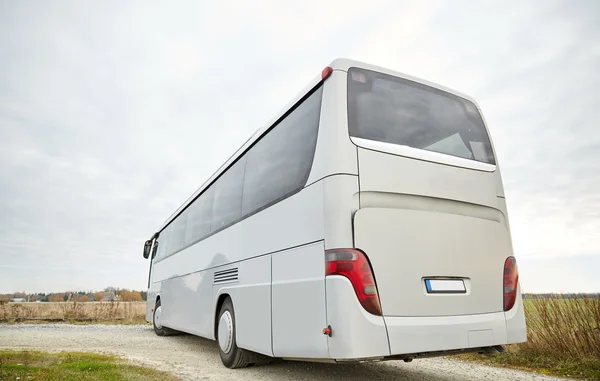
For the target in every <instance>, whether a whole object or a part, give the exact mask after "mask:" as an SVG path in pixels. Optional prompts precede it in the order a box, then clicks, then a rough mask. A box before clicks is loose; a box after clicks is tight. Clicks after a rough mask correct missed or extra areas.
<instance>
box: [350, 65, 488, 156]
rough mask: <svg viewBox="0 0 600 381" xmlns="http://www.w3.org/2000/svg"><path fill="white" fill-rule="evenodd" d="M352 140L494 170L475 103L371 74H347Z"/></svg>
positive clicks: (402, 80) (421, 85)
mask: <svg viewBox="0 0 600 381" xmlns="http://www.w3.org/2000/svg"><path fill="white" fill-rule="evenodd" d="M348 127H349V130H350V136H353V137H356V138H362V139H369V140H376V141H380V142H384V143H390V144H399V145H404V146H409V147H413V148H418V149H423V150H428V151H435V152H439V153H442V154H446V155H452V156H458V157H461V158H465V159H470V160H476V161H480V162H483V163H488V164H495V160H494V155H493V153H492V147H491V144H490V139H489V137H488V135H487V132H486V129H485V126H484V124H483V120H482V119H481V115H480V114H479V111H478V110H477V107H476V106H475V104H473V102H471V101H468V100H466V99H464V98H461V97H459V96H456V95H453V94H450V93H447V92H445V91H442V90H438V89H435V88H433V87H430V86H427V85H423V84H420V83H416V82H413V81H409V80H406V79H402V78H398V77H393V76H390V75H387V74H382V73H377V72H373V71H370V70H364V69H357V68H351V69H350V70H349V71H348Z"/></svg>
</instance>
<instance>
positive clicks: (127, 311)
mask: <svg viewBox="0 0 600 381" xmlns="http://www.w3.org/2000/svg"><path fill="white" fill-rule="evenodd" d="M0 322H2V323H23V322H25V323H27V322H33V323H35V322H43V323H47V322H68V323H102V322H109V323H111V324H145V322H146V303H145V302H104V303H101V302H85V303H80V302H69V303H9V304H0Z"/></svg>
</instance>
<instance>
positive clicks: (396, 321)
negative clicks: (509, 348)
mask: <svg viewBox="0 0 600 381" xmlns="http://www.w3.org/2000/svg"><path fill="white" fill-rule="evenodd" d="M385 323H386V326H387V331H388V338H389V343H390V352H391V353H390V354H391V355H392V356H393V355H400V354H409V353H421V352H437V351H449V350H455V349H467V348H481V347H491V346H495V345H500V344H506V343H507V339H506V322H505V318H504V313H503V312H497V313H490V314H480V315H464V316H435V317H386V318H385Z"/></svg>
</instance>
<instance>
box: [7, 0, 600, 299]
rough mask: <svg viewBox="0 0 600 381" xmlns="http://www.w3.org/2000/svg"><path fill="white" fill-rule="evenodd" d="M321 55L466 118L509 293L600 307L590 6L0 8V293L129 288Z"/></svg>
mask: <svg viewBox="0 0 600 381" xmlns="http://www.w3.org/2000/svg"><path fill="white" fill-rule="evenodd" d="M337 57H347V58H353V59H357V60H361V61H364V62H368V63H372V64H376V65H379V66H383V67H387V68H390V69H393V70H396V71H400V72H404V73H407V74H410V75H413V76H416V77H421V78H424V79H427V80H429V81H432V82H436V83H439V84H442V85H444V86H447V87H450V88H453V89H456V90H458V91H460V92H463V93H466V94H469V95H470V96H472V97H474V98H475V99H476V100H477V101H478V103H479V105H480V106H481V108H482V111H483V114H484V117H485V118H486V122H487V124H488V126H489V129H490V132H491V135H492V139H493V140H494V144H495V148H496V153H497V156H498V162H499V164H500V167H501V169H502V176H503V180H504V185H505V193H506V198H507V204H508V208H509V219H510V225H511V229H512V237H513V247H514V251H515V255H516V257H517V260H518V263H519V271H520V279H521V285H522V288H523V290H524V291H525V292H598V291H600V277H599V276H598V272H599V270H600V191H599V190H600V130H599V126H600V125H599V122H600V90H598V89H599V88H600V3H599V2H597V1H595V0H589V1H584V0H567V1H554V0H537V1H526V2H523V1H507V0H504V1H477V2H475V1H468V0H462V1H451V2H450V1H397V0H392V1H380V0H372V1H369V2H367V3H365V2H364V1H349V0H348V1H344V2H343V3H342V2H332V1H329V2H328V1H323V0H319V1H312V0H311V1H294V2H285V1H253V2H247V1H239V2H236V1H218V2H214V1H206V2H198V1H189V2H182V1H168V2H167V1H163V2H159V1H150V2H146V1H144V2H142V1H128V2H122V1H114V0H109V1H103V2H79V1H53V2H22V1H2V2H0V293H2V292H14V291H25V292H52V291H63V290H97V289H102V288H104V287H107V286H115V287H122V288H132V289H138V290H140V289H144V288H145V287H146V284H147V283H146V282H147V277H148V265H149V263H148V261H146V260H144V259H143V258H142V246H143V243H144V241H145V240H146V239H148V238H149V237H150V235H151V234H152V233H153V232H154V231H156V229H157V228H159V227H160V225H161V224H162V223H163V222H164V220H165V219H166V218H167V217H168V216H169V215H170V214H171V213H172V212H173V211H174V210H175V209H176V208H177V207H178V206H179V205H180V204H181V203H182V202H183V201H184V200H185V199H187V198H188V197H189V196H190V195H191V194H192V193H193V192H194V191H195V190H196V189H197V188H198V187H199V186H200V185H201V184H202V183H203V182H204V181H205V180H206V179H207V178H208V177H209V176H210V175H211V174H212V173H213V172H214V171H215V170H216V169H217V168H218V167H219V166H220V165H221V164H222V163H223V162H224V161H225V160H226V159H227V158H228V157H229V156H230V155H231V154H232V153H233V151H234V150H235V149H237V148H238V147H239V146H240V145H241V144H242V143H243V142H244V141H245V140H246V139H247V138H248V137H249V136H250V135H251V134H252V133H253V132H254V131H255V130H256V129H257V128H259V127H262V126H263V124H264V123H266V122H267V121H269V120H271V119H272V118H273V117H274V116H276V115H277V114H278V113H279V112H280V111H281V109H282V107H284V106H285V105H286V104H287V103H288V102H289V101H291V99H292V98H293V97H294V96H295V95H296V94H297V93H298V92H299V91H300V90H301V89H303V88H304V86H305V85H307V84H308V82H309V81H310V80H311V79H312V78H313V77H314V76H316V75H318V74H319V73H320V72H321V70H322V69H323V68H324V67H325V66H326V65H327V64H328V63H330V62H331V61H332V60H333V59H335V58H337Z"/></svg>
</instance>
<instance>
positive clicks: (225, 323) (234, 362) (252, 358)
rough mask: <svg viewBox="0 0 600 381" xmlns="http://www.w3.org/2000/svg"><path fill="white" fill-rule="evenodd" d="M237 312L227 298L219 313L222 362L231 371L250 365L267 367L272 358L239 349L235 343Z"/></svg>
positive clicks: (218, 340) (218, 327)
mask: <svg viewBox="0 0 600 381" xmlns="http://www.w3.org/2000/svg"><path fill="white" fill-rule="evenodd" d="M235 329H236V326H235V312H234V310H233V302H232V301H231V298H229V297H227V299H225V301H224V302H223V305H222V306H221V310H220V311H219V320H218V326H217V343H218V345H219V354H220V355H221V361H222V362H223V365H225V366H226V367H227V368H229V369H236V368H244V367H246V366H248V365H266V364H268V363H270V362H271V358H270V357H268V356H264V355H261V354H258V353H254V352H251V351H249V350H246V349H243V348H239V347H238V346H237V343H236V341H235V332H236V331H235Z"/></svg>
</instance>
